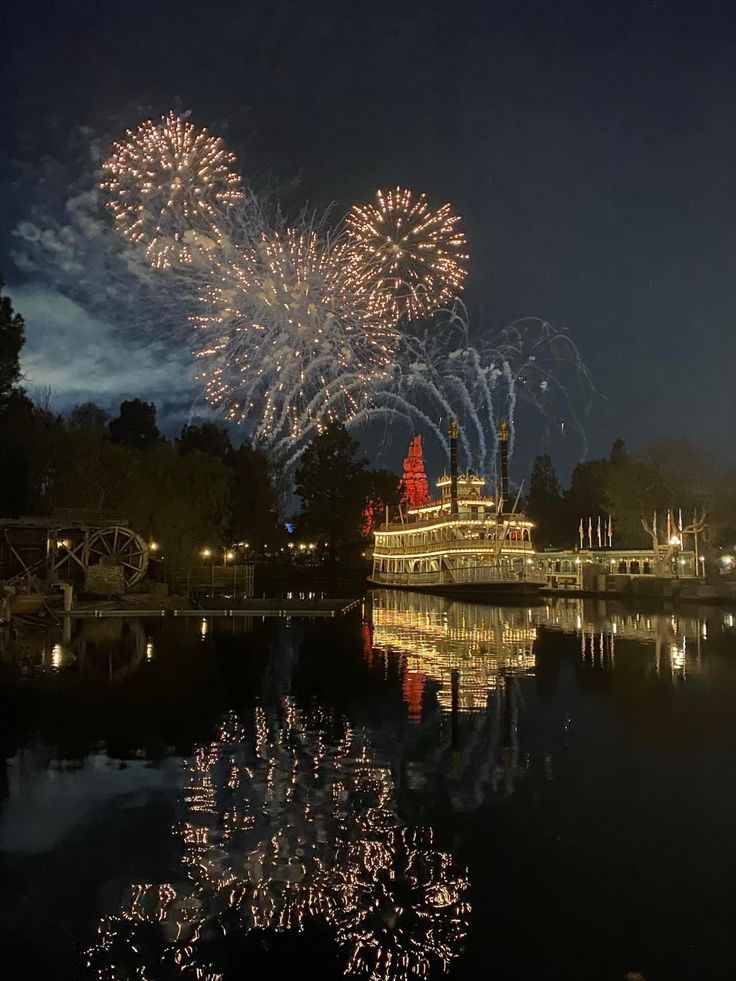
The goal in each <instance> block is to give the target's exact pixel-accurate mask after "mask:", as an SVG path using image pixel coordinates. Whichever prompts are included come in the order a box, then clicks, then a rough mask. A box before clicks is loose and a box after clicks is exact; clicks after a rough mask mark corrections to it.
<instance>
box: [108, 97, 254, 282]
mask: <svg viewBox="0 0 736 981" xmlns="http://www.w3.org/2000/svg"><path fill="white" fill-rule="evenodd" d="M125 137H126V138H125V140H123V141H122V142H120V143H115V144H114V145H113V148H112V152H111V154H110V156H109V157H108V158H107V160H105V162H104V163H103V165H102V170H103V173H104V174H105V179H104V180H103V182H102V184H101V187H102V189H103V190H104V191H106V192H107V194H108V195H109V198H108V207H109V208H110V211H111V212H112V213H113V215H114V217H115V221H116V222H117V226H118V229H119V231H120V232H121V233H122V234H123V235H124V236H125V237H126V238H127V239H128V240H129V241H131V242H134V243H136V244H138V245H141V246H143V247H144V248H145V250H146V255H147V257H148V259H149V261H150V262H151V264H152V265H153V266H157V267H159V268H166V267H168V266H171V265H172V264H174V263H176V262H182V263H190V262H191V261H192V256H193V254H195V253H197V252H201V251H207V250H209V249H211V248H213V247H215V246H216V245H217V244H218V243H219V242H220V240H221V237H222V233H221V230H220V218H221V215H222V213H223V212H224V210H225V209H227V208H228V207H229V206H231V205H232V204H234V203H235V202H236V201H237V200H238V199H239V198H241V197H242V190H241V181H240V177H239V175H238V173H237V172H236V171H235V170H234V169H233V168H234V166H235V162H236V161H235V155H234V154H233V153H231V152H230V151H229V150H228V149H227V147H226V146H225V144H224V143H223V141H222V140H221V139H220V137H219V136H212V135H211V134H210V133H208V132H207V130H206V129H198V128H197V127H196V126H194V125H193V124H192V123H190V122H187V121H186V120H185V119H182V117H181V116H177V115H176V114H175V113H173V112H170V113H169V114H168V115H167V116H163V117H162V118H161V120H159V121H158V122H154V121H152V120H148V121H146V122H144V123H141V124H140V126H138V127H137V128H136V129H134V130H128V131H127V133H126V134H125Z"/></svg>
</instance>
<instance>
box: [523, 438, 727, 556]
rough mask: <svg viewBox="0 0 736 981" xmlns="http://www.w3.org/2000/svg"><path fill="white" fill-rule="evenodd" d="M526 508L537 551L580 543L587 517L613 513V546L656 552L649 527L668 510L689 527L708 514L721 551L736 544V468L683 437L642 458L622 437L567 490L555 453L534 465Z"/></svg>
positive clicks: (580, 469) (579, 470) (582, 466)
mask: <svg viewBox="0 0 736 981" xmlns="http://www.w3.org/2000/svg"><path fill="white" fill-rule="evenodd" d="M526 509H527V512H528V514H529V516H530V517H531V518H532V519H533V520H534V521H535V522H536V523H537V529H536V532H535V540H536V543H537V546H538V547H544V546H567V547H570V546H571V545H572V544H574V543H575V542H576V541H577V540H578V528H579V525H580V521H581V519H582V520H583V522H584V526H585V530H586V534H587V521H588V518H589V517H590V518H592V520H593V524H594V526H595V523H596V521H597V518H598V516H599V515H600V516H601V517H602V519H603V520H604V521H607V519H608V516H609V515H610V516H611V519H612V523H613V545H614V547H616V545H619V546H621V547H625V548H636V547H639V548H650V547H651V542H652V539H651V537H650V536H649V535H648V534H647V532H646V531H645V530H644V527H643V525H642V518H643V519H644V520H645V521H647V522H648V523H649V524H650V525H651V522H652V518H653V514H654V513H655V512H657V514H658V521H660V520H661V521H664V520H665V515H666V512H667V511H668V510H671V511H672V512H673V516H674V518H675V520H676V521H679V516H680V513H682V521H683V524H684V525H687V524H688V523H689V522H690V521H691V520H692V517H693V514H694V513H696V512H697V513H698V514H699V515H700V514H702V512H703V511H706V512H707V533H706V538H707V540H708V541H709V542H710V544H711V545H713V546H714V547H728V548H731V547H733V545H734V542H736V470H731V471H726V472H724V471H722V470H720V469H719V468H718V466H717V465H716V463H715V462H714V461H713V460H712V459H711V458H710V457H709V456H708V454H707V453H705V452H704V451H703V450H702V449H701V448H700V447H698V446H696V445H694V444H693V443H691V442H688V441H686V440H682V439H677V440H675V439H671V440H670V439H668V440H659V441H658V442H656V443H653V444H651V445H650V446H649V447H647V448H646V449H645V450H644V451H642V452H641V453H629V451H628V450H627V448H626V444H625V443H624V441H623V440H621V439H618V440H616V442H615V443H614V444H613V447H612V449H611V453H610V455H609V456H608V457H607V458H604V459H598V460H586V461H585V462H583V463H579V464H578V465H577V466H576V467H575V469H574V470H573V472H572V474H571V477H570V484H569V486H568V487H567V488H564V489H563V488H562V486H561V484H560V480H559V478H558V476H557V473H556V472H555V468H554V465H553V463H552V460H551V459H550V457H549V456H548V455H546V454H545V455H543V456H538V457H537V458H536V460H535V461H534V464H533V466H532V471H531V475H530V478H529V484H528V494H527V501H526Z"/></svg>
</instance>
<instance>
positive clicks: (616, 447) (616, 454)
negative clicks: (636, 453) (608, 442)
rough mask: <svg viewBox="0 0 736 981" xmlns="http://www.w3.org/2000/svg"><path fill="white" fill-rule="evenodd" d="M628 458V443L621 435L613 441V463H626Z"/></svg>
mask: <svg viewBox="0 0 736 981" xmlns="http://www.w3.org/2000/svg"><path fill="white" fill-rule="evenodd" d="M628 458H629V451H628V450H627V449H626V443H625V442H624V441H623V440H622V439H621V438H620V437H619V439H616V440H614V441H613V446H612V447H611V458H610V460H611V463H626V461H627V460H628Z"/></svg>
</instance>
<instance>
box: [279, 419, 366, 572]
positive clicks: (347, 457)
mask: <svg viewBox="0 0 736 981" xmlns="http://www.w3.org/2000/svg"><path fill="white" fill-rule="evenodd" d="M357 451H358V443H357V442H356V441H355V440H354V439H352V437H351V436H350V435H349V434H348V432H347V430H346V429H345V427H344V426H334V427H333V428H331V429H329V430H328V431H327V432H325V433H321V434H320V435H319V436H315V438H314V439H313V440H312V442H311V443H310V444H309V446H308V447H307V449H306V450H305V452H304V455H303V456H302V459H301V463H300V464H299V467H298V469H297V471H296V475H295V477H296V488H295V489H296V493H297V494H298V495H299V497H301V499H302V517H303V521H304V525H305V527H306V528H308V529H311V530H312V531H314V532H322V533H324V534H325V535H327V536H328V537H329V543H330V546H329V547H330V558H331V559H332V561H334V559H335V553H336V546H337V541H338V538H348V537H352V536H353V535H355V534H357V532H358V529H359V526H360V516H361V514H360V513H361V507H360V500H359V493H357V488H356V479H357V478H358V476H359V475H360V474H361V473H362V471H363V468H364V465H365V461H364V460H358V459H356V458H355V454H356V453H357Z"/></svg>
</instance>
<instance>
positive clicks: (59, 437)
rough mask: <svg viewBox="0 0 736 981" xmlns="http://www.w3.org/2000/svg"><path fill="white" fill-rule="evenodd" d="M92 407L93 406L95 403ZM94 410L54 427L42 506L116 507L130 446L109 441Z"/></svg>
mask: <svg viewBox="0 0 736 981" xmlns="http://www.w3.org/2000/svg"><path fill="white" fill-rule="evenodd" d="M95 408H97V407H96V406H95ZM99 422H100V419H99V417H97V416H96V414H94V413H89V414H87V413H86V412H84V413H82V415H81V417H78V418H77V419H76V420H74V421H72V419H70V420H69V423H68V425H66V426H64V425H63V424H62V425H59V426H57V427H56V432H55V440H54V444H55V445H54V463H53V473H52V475H51V479H50V480H49V485H48V488H47V491H46V494H45V503H46V508H47V509H51V510H53V509H54V508H68V507H81V508H90V509H102V508H106V509H113V510H114V509H117V508H119V507H120V502H121V500H122V499H123V496H124V484H125V481H126V479H127V475H128V472H129V470H130V468H131V467H132V465H133V455H132V454H133V451H132V449H131V448H130V447H127V446H123V445H122V444H119V443H113V442H112V441H111V440H110V439H109V438H108V436H107V432H106V429H105V427H104V424H103V425H102V426H99V425H97V424H96V423H99Z"/></svg>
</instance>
